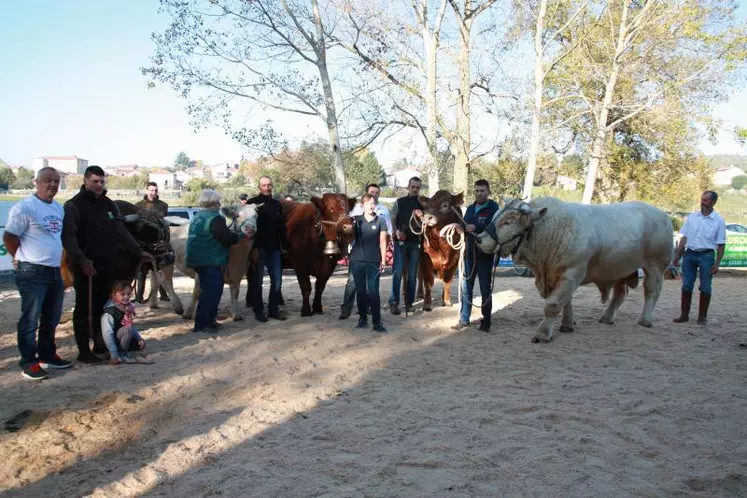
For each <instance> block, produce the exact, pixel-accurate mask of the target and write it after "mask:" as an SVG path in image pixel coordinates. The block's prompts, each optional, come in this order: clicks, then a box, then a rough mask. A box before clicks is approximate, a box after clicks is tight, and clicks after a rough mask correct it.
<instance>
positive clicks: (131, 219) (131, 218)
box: [122, 214, 140, 223]
mask: <svg viewBox="0 0 747 498" xmlns="http://www.w3.org/2000/svg"><path fill="white" fill-rule="evenodd" d="M122 219H123V220H124V222H125V223H134V222H136V221H138V220H139V219H140V215H139V214H128V215H125V216H123V217H122Z"/></svg>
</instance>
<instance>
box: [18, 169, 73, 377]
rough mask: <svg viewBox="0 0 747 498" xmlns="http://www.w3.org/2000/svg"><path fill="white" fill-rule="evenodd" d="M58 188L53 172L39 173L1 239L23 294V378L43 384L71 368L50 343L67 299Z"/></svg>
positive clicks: (20, 334) (20, 333)
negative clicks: (33, 190)
mask: <svg viewBox="0 0 747 498" xmlns="http://www.w3.org/2000/svg"><path fill="white" fill-rule="evenodd" d="M59 188H60V174H59V173H58V172H57V170H55V169H54V168H42V169H40V170H39V173H38V174H37V176H36V193H35V194H34V195H32V196H31V197H28V198H26V199H24V200H22V201H20V202H18V203H17V204H15V205H14V206H13V207H12V208H11V210H10V213H9V214H8V223H7V225H6V227H5V233H4V234H3V242H4V243H5V247H6V248H7V249H8V252H9V253H10V254H11V255H12V256H13V260H14V262H15V264H16V286H17V287H18V291H19V292H20V294H21V318H20V320H18V349H19V351H20V352H21V361H20V366H21V370H22V371H23V376H24V377H26V378H27V379H31V380H42V379H46V378H47V372H46V370H48V369H62V368H70V365H71V363H70V362H69V361H65V360H63V359H62V358H60V357H59V356H58V355H57V347H56V346H55V342H54V334H55V329H56V328H57V325H58V324H59V323H60V317H61V316H62V301H63V299H64V297H65V287H64V284H63V283H62V275H61V274H60V263H61V261H62V220H63V218H64V210H63V209H62V206H60V205H59V204H58V203H57V202H55V200H54V197H55V195H57V191H58V190H59ZM37 329H38V330H39V341H38V343H37V340H36V331H37Z"/></svg>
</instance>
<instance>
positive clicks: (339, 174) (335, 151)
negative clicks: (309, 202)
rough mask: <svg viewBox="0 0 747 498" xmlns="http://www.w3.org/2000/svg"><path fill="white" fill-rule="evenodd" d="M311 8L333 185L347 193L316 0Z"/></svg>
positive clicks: (312, 0) (322, 32)
mask: <svg viewBox="0 0 747 498" xmlns="http://www.w3.org/2000/svg"><path fill="white" fill-rule="evenodd" d="M311 8H312V10H313V11H314V25H315V26H316V46H315V47H314V51H315V52H316V56H317V67H318V68H319V77H320V78H321V80H322V89H323V90H324V106H325V108H326V111H327V132H328V133H329V144H330V146H331V147H332V157H333V158H334V163H333V168H334V171H335V185H336V187H337V192H341V193H344V194H347V193H348V189H347V181H346V180H345V168H344V167H343V163H342V150H341V147H340V134H339V130H338V126H337V109H336V108H335V99H334V95H333V93H332V83H331V82H330V79H329V72H328V71H327V49H326V46H325V43H326V40H325V38H324V28H323V26H322V17H321V14H320V13H319V4H318V3H317V0H311Z"/></svg>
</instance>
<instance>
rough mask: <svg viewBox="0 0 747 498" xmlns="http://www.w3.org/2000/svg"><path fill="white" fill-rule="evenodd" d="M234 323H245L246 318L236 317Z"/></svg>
mask: <svg viewBox="0 0 747 498" xmlns="http://www.w3.org/2000/svg"><path fill="white" fill-rule="evenodd" d="M233 321H234V322H243V321H244V317H243V316H241V315H239V316H235V317H233Z"/></svg>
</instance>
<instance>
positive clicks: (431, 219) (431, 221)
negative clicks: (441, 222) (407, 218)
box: [423, 213, 438, 227]
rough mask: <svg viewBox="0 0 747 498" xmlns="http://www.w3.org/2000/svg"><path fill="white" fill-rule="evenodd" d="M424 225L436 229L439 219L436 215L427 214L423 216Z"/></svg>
mask: <svg viewBox="0 0 747 498" xmlns="http://www.w3.org/2000/svg"><path fill="white" fill-rule="evenodd" d="M423 223H425V224H426V225H427V226H429V227H435V226H436V225H437V224H438V218H436V216H435V215H432V214H429V213H426V214H424V215H423Z"/></svg>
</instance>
